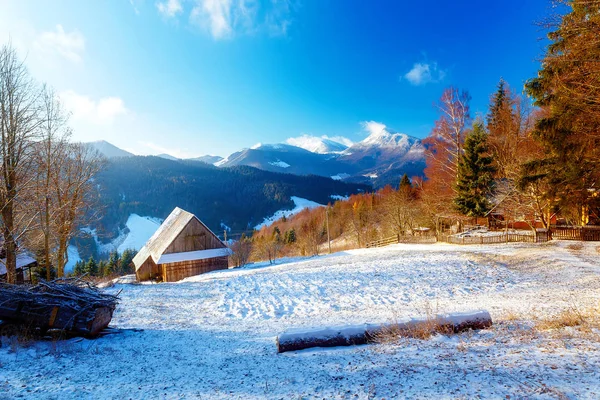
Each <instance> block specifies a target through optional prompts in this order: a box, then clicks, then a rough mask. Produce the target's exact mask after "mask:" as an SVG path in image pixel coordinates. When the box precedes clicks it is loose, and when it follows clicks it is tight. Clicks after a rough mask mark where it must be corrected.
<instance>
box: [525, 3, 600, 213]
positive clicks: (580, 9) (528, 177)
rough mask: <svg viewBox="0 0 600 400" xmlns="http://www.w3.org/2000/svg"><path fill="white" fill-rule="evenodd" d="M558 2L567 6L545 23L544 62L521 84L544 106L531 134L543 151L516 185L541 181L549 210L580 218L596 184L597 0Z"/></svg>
mask: <svg viewBox="0 0 600 400" xmlns="http://www.w3.org/2000/svg"><path fill="white" fill-rule="evenodd" d="M560 2H561V3H564V4H565V5H566V6H567V7H568V8H569V9H570V10H569V12H568V13H566V14H565V15H562V16H561V17H560V18H558V19H557V21H558V22H557V23H550V24H549V26H548V27H549V28H550V29H551V32H550V33H549V34H548V38H549V39H550V41H551V43H550V45H549V46H548V49H547V51H546V54H545V56H544V58H543V62H542V68H541V69H540V71H539V73H538V76H537V77H536V78H533V79H531V80H529V81H528V82H527V83H526V85H525V89H526V91H527V94H528V95H529V96H531V97H532V98H533V99H534V100H535V105H536V106H538V107H541V108H542V109H543V111H544V116H543V118H541V119H540V120H539V121H538V122H537V125H536V129H535V132H534V134H535V136H536V138H537V139H538V140H539V141H540V143H541V144H542V145H543V147H544V150H545V154H544V156H543V157H541V158H540V159H538V160H534V161H532V162H529V163H527V164H526V166H525V168H524V170H523V174H522V177H521V179H520V186H521V187H526V186H527V185H528V184H537V183H540V182H541V183H544V184H545V185H546V186H547V188H548V190H547V191H546V193H545V198H546V199H547V201H548V202H550V203H551V208H553V210H552V211H560V212H561V214H562V215H563V216H565V215H566V216H570V217H571V220H572V222H576V223H579V222H584V219H585V218H583V217H584V216H583V215H581V212H582V210H584V209H586V208H588V207H590V206H593V204H594V202H597V201H598V197H597V196H596V197H595V196H594V192H593V189H594V188H597V187H598V184H600V101H599V99H600V46H599V45H598V44H599V39H598V38H600V2H598V1H580V0H569V1H567V0H560Z"/></svg>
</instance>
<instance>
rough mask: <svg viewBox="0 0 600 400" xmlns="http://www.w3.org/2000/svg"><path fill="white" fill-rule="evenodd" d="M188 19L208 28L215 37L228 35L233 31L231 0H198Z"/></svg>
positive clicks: (220, 37) (219, 37)
mask: <svg viewBox="0 0 600 400" xmlns="http://www.w3.org/2000/svg"><path fill="white" fill-rule="evenodd" d="M190 19H191V20H192V21H193V22H195V23H197V24H199V25H201V26H203V27H206V28H208V30H209V31H210V33H211V34H212V36H213V37H214V38H215V39H222V38H225V37H228V36H230V35H231V33H232V32H233V28H232V21H231V0H198V2H197V4H196V6H194V8H193V9H192V14H191V16H190Z"/></svg>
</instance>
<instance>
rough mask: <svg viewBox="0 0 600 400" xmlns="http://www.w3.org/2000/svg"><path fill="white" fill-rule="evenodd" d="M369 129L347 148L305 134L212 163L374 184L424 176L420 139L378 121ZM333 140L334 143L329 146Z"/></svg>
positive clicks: (394, 183) (395, 183)
mask: <svg viewBox="0 0 600 400" xmlns="http://www.w3.org/2000/svg"><path fill="white" fill-rule="evenodd" d="M378 128H379V129H378ZM371 129H372V132H371V134H370V135H369V136H368V137H367V138H365V139H364V140H362V141H360V142H358V143H354V144H352V145H351V146H350V147H346V146H345V145H344V144H341V143H338V142H333V141H331V140H327V139H323V138H310V137H306V136H305V137H301V138H300V139H302V140H300V141H298V140H288V143H286V144H259V145H256V146H253V147H252V148H249V149H243V150H240V151H238V152H235V153H233V154H231V155H230V156H229V157H226V158H225V159H223V160H221V161H219V162H217V163H216V164H215V165H216V166H218V167H234V166H241V165H248V166H252V167H255V168H259V169H262V170H265V171H272V172H286V173H292V174H296V175H319V176H327V177H334V179H339V180H344V181H348V182H359V183H365V184H371V185H373V186H374V187H383V186H385V185H387V184H393V185H397V184H398V183H399V181H400V177H401V176H402V175H403V174H407V175H408V176H410V177H412V176H422V175H423V170H424V169H425V154H424V148H423V145H422V143H421V140H420V139H417V138H415V137H412V136H408V135H406V134H403V133H398V132H394V131H391V130H390V129H388V128H387V127H385V126H384V125H382V124H374V126H372V127H371ZM312 139H315V140H312ZM331 143H335V145H334V146H329V145H330V144H331ZM298 145H302V146H303V147H298ZM308 149H311V150H312V151H311V150H308ZM333 149H335V150H336V151H331V150H333ZM337 150H341V151H337Z"/></svg>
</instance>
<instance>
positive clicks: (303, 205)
mask: <svg viewBox="0 0 600 400" xmlns="http://www.w3.org/2000/svg"><path fill="white" fill-rule="evenodd" d="M291 199H292V201H293V202H294V208H292V209H291V210H279V211H277V212H275V214H273V215H272V216H270V217H267V218H265V219H264V220H263V222H261V223H260V224H258V225H256V226H255V227H254V229H256V230H260V229H261V228H262V227H263V226H269V225H271V224H272V223H273V222H275V221H277V220H279V219H281V218H283V217H286V218H289V217H291V216H292V215H296V214H298V213H299V212H300V211H302V210H304V209H307V208H309V209H312V208H316V207H323V204H319V203H316V202H314V201H311V200H307V199H303V198H301V197H296V196H292V197H291Z"/></svg>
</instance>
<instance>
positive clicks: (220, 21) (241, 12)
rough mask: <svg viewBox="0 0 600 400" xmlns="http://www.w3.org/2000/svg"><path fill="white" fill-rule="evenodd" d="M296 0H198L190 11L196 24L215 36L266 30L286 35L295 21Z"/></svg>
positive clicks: (220, 36)
mask: <svg viewBox="0 0 600 400" xmlns="http://www.w3.org/2000/svg"><path fill="white" fill-rule="evenodd" d="M293 1H294V0H262V1H261V0H195V5H194V7H193V8H192V12H191V14H190V21H191V23H192V24H195V25H197V26H200V27H201V28H203V29H206V30H207V31H209V32H210V33H211V35H212V36H213V37H214V38H215V39H225V38H230V37H232V36H234V35H235V34H239V33H241V34H253V33H255V32H257V31H260V30H265V31H267V32H268V33H269V34H271V35H277V36H281V35H286V34H287V31H288V28H289V26H290V25H291V23H292V18H291V14H292V11H293V8H294V7H293Z"/></svg>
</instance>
